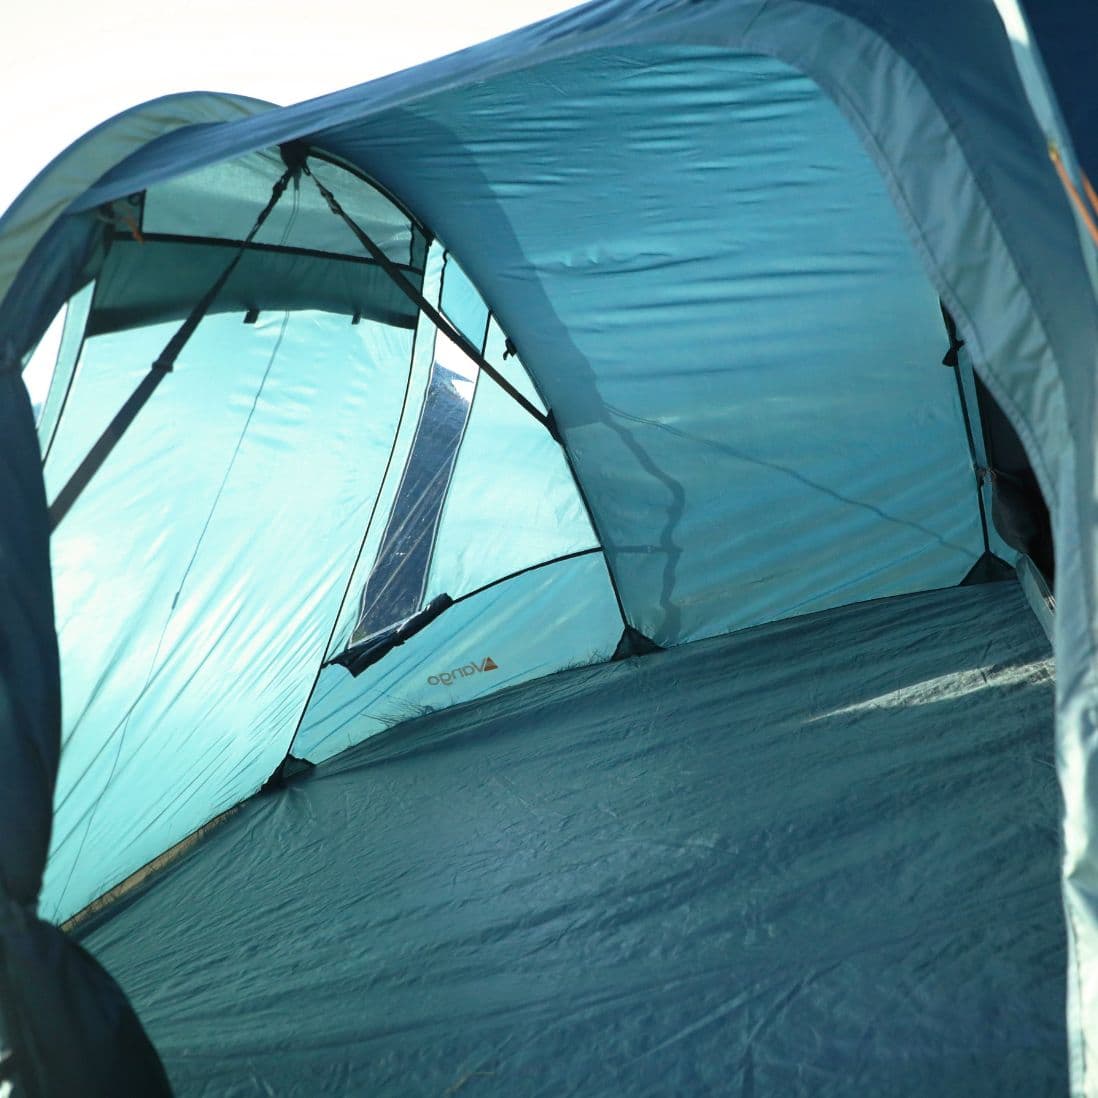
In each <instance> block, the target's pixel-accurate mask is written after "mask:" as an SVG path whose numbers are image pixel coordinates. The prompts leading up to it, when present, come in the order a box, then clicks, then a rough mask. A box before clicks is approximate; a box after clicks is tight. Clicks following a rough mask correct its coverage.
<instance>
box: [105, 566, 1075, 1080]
mask: <svg viewBox="0 0 1098 1098" xmlns="http://www.w3.org/2000/svg"><path fill="white" fill-rule="evenodd" d="M1051 675H1052V671H1051V664H1050V660H1049V656H1048V645H1047V642H1046V640H1045V638H1044V636H1043V634H1042V633H1041V631H1040V629H1039V627H1038V626H1037V624H1036V622H1035V621H1034V619H1033V618H1032V616H1031V615H1030V614H1029V612H1028V610H1027V609H1026V606H1025V603H1024V599H1023V597H1022V595H1021V592H1020V591H1019V589H1018V587H1017V586H1016V585H1015V584H1013V583H1000V584H991V585H986V586H982V587H974V588H963V589H953V590H948V591H941V592H934V593H930V594H925V595H916V596H909V597H905V598H900V599H894V600H888V601H884V602H879V603H871V604H864V605H861V606H855V607H849V608H844V609H840V610H835V611H830V612H827V613H824V614H820V615H816V616H814V617H811V618H807V619H801V620H795V621H787V622H783V623H780V624H777V625H771V626H762V627H760V628H758V629H754V630H751V631H748V632H745V633H741V634H739V635H736V636H732V637H725V638H719V639H716V640H711V641H704V642H699V643H696V644H692V645H688V646H684V647H681V648H678V649H674V650H671V651H667V652H662V653H656V654H654V655H650V656H646V657H643V658H641V659H636V660H629V661H626V662H623V663H616V664H610V665H603V666H601V667H596V668H587V669H583V670H576V671H570V672H564V673H562V674H559V675H556V676H552V677H550V678H547V679H543V680H541V681H539V682H536V683H533V684H528V685H526V686H522V687H518V688H515V689H513V690H509V691H505V692H503V693H502V694H499V695H496V696H495V697H493V698H490V699H488V700H487V701H485V702H482V703H478V704H476V705H471V706H467V707H465V708H463V709H460V710H457V711H454V710H451V711H448V712H445V713H440V714H436V715H431V716H427V717H424V718H421V719H419V720H417V721H415V722H413V723H410V724H407V725H405V726H403V728H402V729H400V730H397V731H395V732H394V733H392V734H390V735H388V736H383V737H378V738H377V739H375V740H371V741H369V742H368V743H367V744H364V745H363V746H362V747H360V748H356V749H354V750H353V751H350V752H347V753H345V754H344V755H342V756H340V757H339V758H338V759H336V760H333V762H332V763H329V764H327V765H325V766H321V767H319V768H317V770H316V771H314V772H313V774H312V777H310V778H307V779H304V780H303V781H302V782H301V783H300V784H297V785H291V786H290V787H289V788H288V789H286V790H284V791H283V792H282V793H280V794H277V795H272V796H270V797H265V798H261V799H258V800H255V801H253V802H251V803H249V804H248V805H246V806H245V808H244V809H243V810H242V811H241V812H240V813H238V814H237V815H236V816H234V817H233V818H232V819H231V820H230V821H228V822H227V823H226V824H225V825H224V826H223V827H221V828H220V829H219V830H218V831H216V832H214V833H213V835H212V836H211V837H210V838H209V840H208V841H206V842H204V843H202V844H200V846H199V847H197V848H196V849H195V850H194V851H193V852H191V853H190V854H188V855H187V856H186V857H185V858H184V859H182V860H181V861H180V862H178V863H177V864H176V865H175V867H174V868H172V869H169V870H168V871H167V872H166V873H165V874H164V875H162V876H161V877H160V878H159V879H157V880H155V881H154V883H153V884H152V885H151V887H149V888H148V889H147V890H146V891H145V892H144V893H143V894H140V895H138V896H137V897H136V898H135V899H133V900H132V901H131V902H129V903H128V904H127V905H125V906H123V907H121V908H116V909H115V910H114V912H113V914H112V915H110V916H108V917H107V919H106V920H105V921H103V922H101V923H100V924H99V925H98V926H97V927H95V928H94V929H93V930H92V931H91V932H90V934H89V935H88V937H87V940H86V945H87V946H89V947H90V948H91V949H92V951H93V952H94V953H96V954H97V955H98V956H99V957H100V959H101V960H102V961H103V962H104V963H106V964H108V965H109V966H110V967H111V968H112V970H113V971H114V972H116V973H117V974H118V977H119V979H120V981H121V982H122V984H123V986H124V987H125V988H126V989H127V991H128V992H129V994H130V995H131V997H132V998H133V1000H134V1001H135V1002H136V1003H137V1005H138V1009H139V1011H140V1012H141V1014H142V1016H143V1018H144V1020H145V1022H146V1025H147V1026H148V1028H149V1031H150V1033H151V1034H152V1036H153V1038H154V1040H155V1041H156V1042H157V1044H158V1046H159V1048H160V1050H161V1054H162V1055H163V1056H164V1059H165V1062H166V1064H167V1067H168V1071H169V1074H170V1075H171V1077H172V1080H173V1083H174V1085H175V1086H176V1088H177V1090H178V1092H179V1093H180V1094H183V1095H215V1094H216V1095H225V1094H232V1095H252V1094H267V1093H277V1094H280V1095H292V1094H301V1095H305V1094H308V1095H315V1094H371V1095H442V1094H446V1093H455V1092H458V1093H466V1092H467V1093H469V1094H470V1095H472V1094H477V1095H488V1094H491V1095H501V1096H502V1095H508V1096H511V1095H554V1096H556V1095H562V1094H582V1095H622V1094H629V1095H668V1094H736V1095H755V1096H762V1095H779V1094H780V1095H813V1096H826V1095H843V1096H846V1095H850V1096H854V1095H857V1096H859V1098H860V1096H864V1095H870V1094H882V1095H883V1094H888V1095H920V1096H921V1095H933V1096H935V1098H938V1096H942V1095H962V1094H963V1095H967V1096H974V1095H995V1096H997V1098H1001V1096H1003V1095H1018V1096H1025V1098H1032V1096H1033V1095H1037V1094H1042V1095H1044V1094H1049V1095H1051V1094H1057V1093H1064V1092H1065V1090H1066V1087H1067V1080H1066V1054H1065V1036H1064V1020H1063V980H1064V964H1065V959H1064V953H1063V937H1064V935H1063V927H1062V918H1061V908H1060V897H1059V889H1058V830H1057V824H1058V815H1059V806H1058V796H1057V792H1056V781H1055V774H1054V771H1053V766H1052V754H1053V752H1052V721H1051V715H1052V703H1053V698H1052V694H1053V691H1052V678H1051ZM267 1088H270V1089H269V1090H268V1089H267Z"/></svg>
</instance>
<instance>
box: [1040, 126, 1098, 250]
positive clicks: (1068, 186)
mask: <svg viewBox="0 0 1098 1098" xmlns="http://www.w3.org/2000/svg"><path fill="white" fill-rule="evenodd" d="M1048 156H1049V159H1050V160H1051V161H1052V166H1053V167H1054V168H1055V169H1056V174H1057V175H1058V176H1059V177H1060V182H1061V183H1062V184H1063V185H1064V190H1065V191H1067V193H1068V196H1069V197H1070V198H1071V201H1072V202H1073V203H1074V204H1075V209H1076V210H1078V212H1079V216H1080V217H1081V218H1082V219H1083V224H1084V225H1086V227H1087V232H1088V233H1090V239H1091V240H1093V241H1094V243H1095V245H1096V246H1098V225H1095V223H1094V218H1093V217H1092V216H1091V213H1090V210H1089V209H1087V204H1086V203H1085V202H1084V201H1083V196H1082V195H1081V194H1079V192H1078V190H1077V189H1076V187H1075V184H1074V183H1073V182H1072V181H1071V176H1070V175H1068V172H1067V168H1065V167H1064V162H1063V160H1061V159H1060V150H1059V149H1058V148H1056V146H1055V145H1052V144H1050V145H1049V147H1048ZM1084 185H1085V186H1086V188H1087V196H1088V198H1090V200H1091V202H1094V188H1093V187H1091V186H1090V183H1089V182H1086V183H1085V184H1084ZM1096 212H1098V211H1096Z"/></svg>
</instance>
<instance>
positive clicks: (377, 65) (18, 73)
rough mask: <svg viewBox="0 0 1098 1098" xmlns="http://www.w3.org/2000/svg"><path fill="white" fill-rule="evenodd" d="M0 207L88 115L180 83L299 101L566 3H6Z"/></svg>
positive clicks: (99, 115)
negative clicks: (7, 8)
mask: <svg viewBox="0 0 1098 1098" xmlns="http://www.w3.org/2000/svg"><path fill="white" fill-rule="evenodd" d="M7 6H8V7H10V8H11V9H12V10H9V11H5V14H4V41H3V65H2V66H0V140H2V141H3V156H2V158H0V164H2V166H3V171H0V212H2V211H4V210H6V209H7V207H8V206H9V205H10V204H11V203H12V202H13V201H14V200H15V198H16V197H17V196H18V195H19V192H20V191H21V190H22V189H23V187H25V186H26V184H27V183H29V182H30V181H31V179H33V178H34V176H35V175H36V174H37V173H38V171H39V170H40V169H41V168H43V167H45V165H46V164H47V163H48V162H49V161H50V160H52V159H53V157H54V156H56V155H57V153H59V152H61V151H62V150H63V149H64V148H65V147H66V146H67V145H69V144H70V143H71V142H72V141H75V140H76V139H77V138H78V137H80V136H81V135H82V134H84V133H86V132H87V131H88V130H90V129H91V128H92V127H93V126H95V125H97V124H98V123H100V122H102V121H104V120H105V119H107V118H109V117H110V116H111V115H114V114H117V113H118V112H119V111H122V110H125V109H126V108H127V107H132V106H135V105H136V104H138V103H141V102H144V101H145V100H148V99H154V98H156V97H157V96H158V95H166V94H168V93H169V92H178V91H226V92H237V93H240V94H244V95H251V96H254V97H256V98H257V99H267V100H270V101H271V102H274V103H280V104H289V103H296V102H298V101H300V100H302V99H309V98H312V97H313V96H317V95H323V94H325V93H326V92H330V91H337V90H338V89H340V88H345V87H348V86H350V85H352V84H360V83H362V82H363V81H366V80H370V79H373V78H374V77H377V76H384V75H385V74H386V73H390V72H396V71H398V70H399V69H404V68H407V67H408V66H410V65H414V64H418V63H419V62H421V61H428V60H430V59H431V58H434V57H440V56H442V55H443V54H446V53H451V52H453V51H454V50H458V49H462V48H463V47H465V46H471V45H473V44H474V43H476V42H480V41H483V40H484V39H486V38H491V37H494V36H495V35H497V34H502V33H504V32H505V31H508V30H513V29H514V28H516V27H521V26H524V25H525V24H527V23H533V22H535V21H537V20H538V19H543V18H545V17H546V16H548V15H552V14H554V13H555V12H558V11H564V10H565V9H567V8H570V7H573V6H575V0H449V2H445V3H444V2H442V0H388V2H385V3H381V2H378V0H358V2H357V3H356V2H352V0H298V2H297V3H289V2H288V0H267V2H259V0H144V2H142V3H134V2H133V0H129V2H127V3H120V2H119V0H9V4H8V5H7Z"/></svg>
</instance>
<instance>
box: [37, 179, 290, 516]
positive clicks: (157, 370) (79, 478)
mask: <svg viewBox="0 0 1098 1098" xmlns="http://www.w3.org/2000/svg"><path fill="white" fill-rule="evenodd" d="M293 175H294V170H293V169H292V168H287V169H286V171H285V172H283V173H282V175H281V177H280V178H279V179H278V180H277V182H276V183H275V185H274V187H273V188H272V189H271V197H270V198H269V199H268V200H267V205H266V206H264V207H263V209H262V211H261V212H260V214H259V216H258V217H257V218H256V219H255V224H254V225H253V226H252V227H251V230H250V232H249V233H248V235H247V236H246V237H245V238H244V239H243V240H242V241H241V242H240V246H239V247H238V248H237V250H236V254H235V255H234V256H233V258H232V259H231V260H229V263H228V265H227V266H226V267H225V269H224V270H223V271H222V272H221V274H220V275H218V277H217V279H216V280H215V281H214V283H213V285H212V286H210V288H209V289H208V290H207V291H206V292H205V293H204V294H203V295H202V297H201V298H200V299H199V300H198V301H197V302H196V303H195V306H194V308H193V309H191V311H190V313H189V314H188V316H187V318H186V319H185V320H184V321H183V323H182V324H181V325H180V326H179V328H178V329H177V330H176V332H175V334H174V335H173V336H172V338H171V339H169V340H168V342H167V344H166V345H165V347H164V350H162V351H161V352H160V354H159V355H157V358H156V361H155V362H154V363H153V364H152V367H151V368H150V370H149V372H148V373H147V374H146V375H145V376H144V377H143V378H142V379H141V383H140V384H139V385H138V386H137V388H136V389H134V391H133V392H132V393H131V394H130V395H129V397H128V398H127V400H126V403H125V404H123V405H122V407H121V408H119V409H118V411H117V412H116V413H115V416H114V418H113V419H112V420H111V421H110V423H109V424H107V428H106V430H105V431H104V432H103V433H102V434H101V435H100V436H99V438H97V439H96V440H95V442H94V444H93V445H92V448H91V449H90V450H89V451H88V452H87V454H86V455H85V456H84V459H83V461H81V462H80V464H79V465H78V466H77V467H76V471H75V472H74V473H73V474H72V476H71V477H69V479H68V481H67V482H66V483H65V486H64V487H63V488H62V489H61V491H60V492H58V493H57V498H56V499H54V501H53V503H51V504H50V532H51V533H52V532H53V531H54V530H56V529H57V527H58V526H60V525H61V521H62V519H64V517H65V516H66V515H67V514H68V513H69V511H70V510H71V509H72V505H73V504H74V503H75V502H76V501H77V500H78V499H79V498H80V494H81V493H82V492H83V491H84V489H85V488H87V486H88V484H89V483H90V482H91V479H92V477H94V476H95V474H96V473H97V472H99V470H100V468H101V467H102V465H103V463H104V462H105V461H106V460H107V458H108V457H109V456H110V453H111V451H112V450H113V449H114V448H115V446H116V445H117V444H118V442H119V440H120V439H121V438H122V436H123V435H124V434H125V433H126V430H127V429H128V428H129V426H130V424H131V423H133V421H134V420H135V419H136V418H137V414H138V413H139V412H140V411H141V409H142V408H143V407H144V406H145V405H146V404H147V403H148V401H149V398H150V397H151V396H152V395H153V393H154V392H156V388H157V386H158V385H159V384H160V382H161V381H163V380H164V378H165V377H166V376H167V375H168V374H169V373H170V372H171V370H172V367H173V366H174V365H175V360H176V359H177V358H178V357H179V353H180V351H182V350H183V348H184V347H185V346H186V345H187V341H188V340H189V339H190V338H191V336H192V335H194V332H195V329H196V328H197V327H198V325H199V324H200V323H201V322H202V318H203V317H204V316H205V315H206V313H207V312H208V311H209V308H210V306H211V305H212V304H213V303H214V300H215V299H216V297H217V295H218V294H219V293H220V292H221V290H222V288H223V287H224V285H225V283H226V282H228V280H229V276H230V275H231V274H232V273H233V271H235V270H236V266H237V264H238V263H239V262H240V259H241V257H242V256H243V255H244V252H245V250H246V249H247V247H248V245H249V244H251V242H252V240H253V239H254V238H255V234H256V233H258V232H259V230H260V229H261V228H262V227H263V223H264V222H265V221H266V220H267V218H268V217H269V216H270V214H271V211H272V210H273V209H274V208H275V206H276V205H277V204H278V200H279V199H280V198H281V197H282V195H283V194H284V193H285V191H286V187H287V186H288V185H289V182H290V180H291V179H292V178H293Z"/></svg>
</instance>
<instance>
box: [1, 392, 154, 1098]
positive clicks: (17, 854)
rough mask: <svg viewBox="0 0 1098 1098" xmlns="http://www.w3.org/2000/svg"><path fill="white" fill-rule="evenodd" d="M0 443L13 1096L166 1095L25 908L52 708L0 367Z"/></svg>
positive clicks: (134, 1042)
mask: <svg viewBox="0 0 1098 1098" xmlns="http://www.w3.org/2000/svg"><path fill="white" fill-rule="evenodd" d="M0 439H3V441H4V460H3V461H0V514H3V516H4V520H3V522H0V758H2V759H3V760H4V765H3V767H0V1011H2V1013H3V1029H4V1030H5V1032H6V1034H7V1035H8V1037H9V1038H10V1040H11V1043H12V1049H13V1051H14V1061H15V1067H16V1072H17V1078H18V1081H19V1083H20V1088H21V1089H20V1090H18V1091H17V1092H16V1094H17V1095H18V1096H20V1098H21V1096H22V1095H28V1096H29V1098H55V1096H56V1098H61V1096H69V1095H77V1094H79V1095H87V1096H89V1098H91V1096H95V1098H98V1096H100V1095H102V1096H104V1098H106V1096H107V1095H118V1094H122V1093H131V1094H142V1095H149V1096H150V1098H154V1096H157V1095H164V1094H167V1093H168V1086H167V1081H166V1079H165V1078H164V1072H163V1069H162V1068H161V1066H160V1062H159V1060H158V1058H157V1056H156V1053H155V1052H154V1051H153V1049H152V1046H151V1045H150V1044H149V1042H148V1040H147V1038H146V1037H145V1036H144V1034H143V1032H142V1030H141V1026H140V1024H139V1023H138V1021H137V1019H136V1018H135V1017H134V1015H133V1012H132V1011H131V1010H130V1008H129V1005H128V1004H127V1002H126V999H125V996H123V995H122V994H121V992H120V991H119V989H118V987H117V986H116V985H115V983H114V981H113V980H111V978H110V977H109V976H108V975H107V974H106V973H105V972H103V971H102V970H101V969H100V967H99V966H98V965H97V964H96V963H95V961H94V960H92V959H91V958H90V957H88V956H87V955H86V954H85V953H84V952H83V950H81V949H80V948H79V947H78V946H76V945H75V944H74V943H73V942H71V941H69V940H67V939H66V938H65V937H64V936H63V935H62V934H61V933H60V932H59V931H58V930H57V929H56V928H55V927H52V926H49V925H47V924H46V923H43V922H42V921H40V920H39V919H38V918H37V917H36V916H35V914H34V911H35V908H36V906H37V901H38V891H39V888H40V886H41V881H42V869H43V866H44V865H45V861H46V851H47V849H48V847H49V838H50V826H51V823H52V807H53V790H54V781H55V779H56V776H57V761H58V755H59V752H60V748H61V745H60V718H61V714H60V690H59V687H58V666H57V639H56V637H55V635H54V629H53V592H52V587H51V584H50V568H49V530H48V526H47V522H46V500H45V493H44V491H43V487H42V470H41V458H40V456H39V451H38V438H37V436H36V434H35V429H34V417H33V415H32V413H31V408H30V399H29V397H28V396H27V391H26V389H25V388H24V387H23V382H22V379H21V377H20V376H19V375H18V374H16V373H14V372H12V373H3V372H0ZM131 1088H132V1089H131ZM0 1089H2V1087H0Z"/></svg>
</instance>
